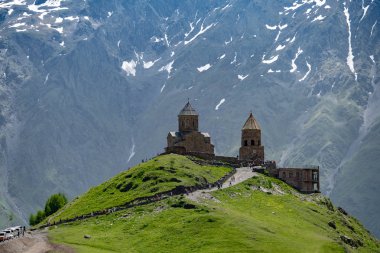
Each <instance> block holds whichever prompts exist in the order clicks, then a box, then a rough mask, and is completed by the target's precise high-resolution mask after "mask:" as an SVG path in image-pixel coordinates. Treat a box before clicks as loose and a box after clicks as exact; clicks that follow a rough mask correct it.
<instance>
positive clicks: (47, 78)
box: [44, 73, 50, 85]
mask: <svg viewBox="0 0 380 253" xmlns="http://www.w3.org/2000/svg"><path fill="white" fill-rule="evenodd" d="M49 76H50V73H48V74H47V75H46V77H45V81H44V85H45V84H46V83H47V82H48V81H49Z"/></svg>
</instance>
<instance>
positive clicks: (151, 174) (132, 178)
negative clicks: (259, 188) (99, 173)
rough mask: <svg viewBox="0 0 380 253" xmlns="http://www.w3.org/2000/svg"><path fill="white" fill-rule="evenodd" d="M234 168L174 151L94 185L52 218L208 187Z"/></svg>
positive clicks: (51, 220) (82, 213)
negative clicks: (199, 161) (196, 160)
mask: <svg viewBox="0 0 380 253" xmlns="http://www.w3.org/2000/svg"><path fill="white" fill-rule="evenodd" d="M231 171H232V169H231V168H227V167H214V166H201V165H198V164H196V163H194V162H193V161H191V160H189V159H188V158H186V157H183V156H179V155H175V154H170V155H164V156H158V157H155V158H153V159H152V160H150V161H148V162H145V163H143V164H140V165H138V166H135V167H133V168H131V169H129V170H127V171H125V172H122V173H120V174H118V175H116V176H115V177H113V178H112V179H110V180H108V181H107V182H105V183H103V184H101V185H99V186H96V187H93V188H91V189H90V190H89V191H87V192H86V193H85V194H84V195H82V196H81V197H79V198H77V199H75V200H74V201H72V202H71V203H70V206H69V207H67V208H65V209H64V210H63V211H61V212H60V213H59V215H57V216H56V217H54V219H50V220H49V221H50V223H51V222H54V221H59V220H60V219H68V218H74V217H75V216H81V215H84V214H89V213H91V212H95V211H101V210H104V209H107V208H111V207H115V206H121V205H125V204H126V203H131V202H133V201H134V200H137V199H141V198H145V197H150V196H154V195H156V194H160V193H164V192H169V191H173V190H175V189H177V188H178V187H189V186H196V187H201V186H202V187H206V186H207V185H209V184H213V183H215V182H216V181H217V180H218V179H220V178H222V177H223V176H226V175H227V174H228V173H230V172H231Z"/></svg>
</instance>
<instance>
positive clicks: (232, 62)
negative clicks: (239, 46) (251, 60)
mask: <svg viewBox="0 0 380 253" xmlns="http://www.w3.org/2000/svg"><path fill="white" fill-rule="evenodd" d="M236 57H237V53H236V52H235V56H234V59H233V61H231V62H230V64H234V63H236Z"/></svg>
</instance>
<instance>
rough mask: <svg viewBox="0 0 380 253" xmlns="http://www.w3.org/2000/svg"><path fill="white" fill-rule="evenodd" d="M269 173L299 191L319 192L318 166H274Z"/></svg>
mask: <svg viewBox="0 0 380 253" xmlns="http://www.w3.org/2000/svg"><path fill="white" fill-rule="evenodd" d="M270 174H271V175H272V176H274V177H277V178H279V179H281V180H283V181H284V182H286V183H287V184H289V185H291V186H293V187H294V188H296V189H297V190H299V191H300V192H304V193H312V192H319V191H320V188H319V167H318V166H315V167H310V168H276V169H274V170H270Z"/></svg>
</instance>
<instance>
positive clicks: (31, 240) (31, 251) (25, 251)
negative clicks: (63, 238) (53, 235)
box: [0, 231, 75, 253]
mask: <svg viewBox="0 0 380 253" xmlns="http://www.w3.org/2000/svg"><path fill="white" fill-rule="evenodd" d="M0 252H2V253H47V252H62V253H74V252H75V251H74V250H73V249H71V248H69V247H67V246H63V245H55V244H52V243H50V242H49V239H48V238H47V232H46V231H34V232H32V233H30V234H29V233H27V234H25V236H24V237H20V238H16V239H13V240H10V241H7V242H4V243H0Z"/></svg>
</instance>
